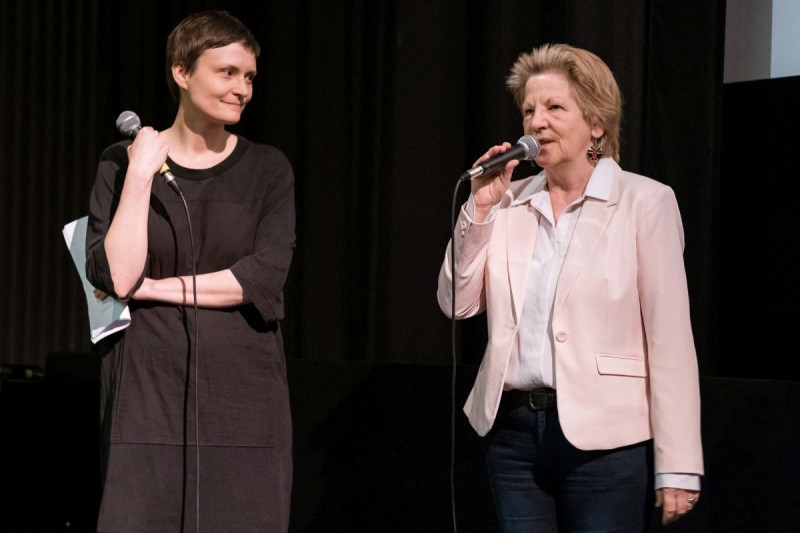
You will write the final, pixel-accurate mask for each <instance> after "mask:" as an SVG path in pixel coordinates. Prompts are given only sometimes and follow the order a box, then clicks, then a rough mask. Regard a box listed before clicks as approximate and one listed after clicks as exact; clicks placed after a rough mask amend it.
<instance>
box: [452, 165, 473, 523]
mask: <svg viewBox="0 0 800 533" xmlns="http://www.w3.org/2000/svg"><path fill="white" fill-rule="evenodd" d="M464 181H469V179H466V178H465V177H463V176H462V177H461V178H460V179H459V180H458V182H457V183H456V187H455V190H454V191H453V201H452V205H451V207H450V351H451V354H452V365H453V366H452V372H451V377H450V508H451V515H452V520H453V533H458V518H457V513H456V483H455V474H456V385H457V375H458V370H457V368H458V348H457V346H456V344H457V343H456V329H457V328H456V272H455V271H456V249H455V242H456V221H457V220H458V217H457V212H458V192H459V190H460V189H461V184H462V183H464Z"/></svg>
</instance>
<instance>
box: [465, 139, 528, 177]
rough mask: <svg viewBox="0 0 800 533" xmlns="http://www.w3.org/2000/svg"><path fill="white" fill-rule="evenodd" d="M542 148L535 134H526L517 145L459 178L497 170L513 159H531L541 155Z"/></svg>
mask: <svg viewBox="0 0 800 533" xmlns="http://www.w3.org/2000/svg"><path fill="white" fill-rule="evenodd" d="M541 149H542V146H541V145H540V144H539V140H538V139H537V138H536V137H534V136H533V135H525V136H524V137H520V138H519V140H518V141H517V144H516V145H515V146H513V147H512V148H509V149H508V150H506V151H505V152H503V153H502V154H498V155H496V156H494V157H492V158H489V159H488V160H486V161H484V162H483V163H481V164H480V165H475V166H474V167H472V168H471V169H469V170H467V171H466V172H464V173H463V174H461V177H460V178H459V179H460V180H462V181H463V180H471V179H472V178H477V177H478V176H481V175H483V174H486V173H487V172H492V171H494V170H496V169H497V168H498V167H502V166H503V165H505V164H506V163H508V162H509V161H511V160H512V159H519V160H521V161H530V160H531V159H535V158H536V156H537V155H539V151H540V150H541Z"/></svg>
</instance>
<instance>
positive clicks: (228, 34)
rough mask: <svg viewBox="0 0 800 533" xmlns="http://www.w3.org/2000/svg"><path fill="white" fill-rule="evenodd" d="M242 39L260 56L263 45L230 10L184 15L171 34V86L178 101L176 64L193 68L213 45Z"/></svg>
mask: <svg viewBox="0 0 800 533" xmlns="http://www.w3.org/2000/svg"><path fill="white" fill-rule="evenodd" d="M231 43H241V44H242V46H244V47H245V48H246V49H247V50H249V51H251V52H253V55H255V56H256V57H258V55H259V54H260V53H261V47H260V46H259V45H258V41H256V38H255V37H253V34H252V33H250V30H248V29H247V28H246V27H245V25H244V24H242V23H241V22H240V21H239V19H237V18H236V17H234V16H233V15H231V14H230V13H228V12H227V11H202V12H200V13H195V14H194V15H189V16H188V17H186V18H185V19H183V20H182V21H181V22H180V23H179V24H178V25H177V26H175V29H173V30H172V33H170V34H169V37H168V38H167V87H169V92H170V93H171V94H172V97H173V98H174V99H175V101H176V102H178V101H179V100H180V90H179V89H178V85H177V84H176V83H175V80H174V79H173V77H172V67H173V66H176V65H178V66H181V67H183V68H184V69H185V70H186V72H192V70H194V67H195V63H196V62H197V58H198V57H200V54H202V53H203V52H205V51H206V50H208V49H209V48H221V47H223V46H228V45H229V44H231Z"/></svg>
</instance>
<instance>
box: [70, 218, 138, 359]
mask: <svg viewBox="0 0 800 533" xmlns="http://www.w3.org/2000/svg"><path fill="white" fill-rule="evenodd" d="M88 219H89V217H83V218H79V219H78V220H73V221H72V222H70V223H69V224H67V225H66V226H64V231H63V232H62V233H63V234H64V240H65V241H66V242H67V248H69V253H70V255H71V256H72V261H74V262H75V268H76V269H77V270H78V275H79V276H80V277H81V283H83V290H84V292H85V293H86V303H87V305H88V310H89V329H90V334H91V338H92V342H93V343H96V342H97V341H99V340H100V339H102V338H104V337H107V336H109V335H111V334H112V333H116V332H117V331H120V330H123V329H125V328H127V327H128V326H129V325H130V323H131V313H130V310H129V309H128V306H127V305H125V304H123V303H122V302H120V301H119V300H116V299H114V298H112V297H111V296H108V297H106V298H105V299H104V300H100V299H99V298H96V297H95V295H94V287H93V286H92V284H91V283H89V281H88V280H87V279H86V268H85V265H86V224H87V222H88Z"/></svg>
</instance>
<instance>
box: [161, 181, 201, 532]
mask: <svg viewBox="0 0 800 533" xmlns="http://www.w3.org/2000/svg"><path fill="white" fill-rule="evenodd" d="M168 184H169V186H170V187H171V188H172V189H173V190H174V191H175V192H176V193H177V194H178V196H180V199H181V202H182V203H183V210H184V212H185V213H186V223H187V225H188V227H189V246H190V252H191V263H192V309H193V310H194V346H193V348H194V456H195V531H196V532H197V533H200V396H199V394H198V389H199V386H200V382H199V374H200V342H199V341H200V323H199V318H200V311H199V306H198V305H197V260H196V258H195V244H194V229H193V227H192V217H191V215H190V214H189V205H188V204H187V203H186V198H185V197H184V196H183V191H181V189H180V187H178V184H177V182H175V181H174V178H173V179H171V180H170V181H169V182H168ZM184 294H185V292H184ZM187 333H188V332H187ZM190 344H191V341H190ZM187 377H188V376H187ZM185 445H186V443H184V446H185Z"/></svg>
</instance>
